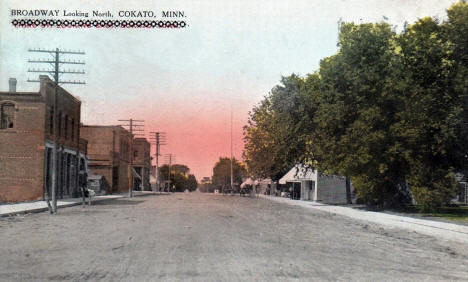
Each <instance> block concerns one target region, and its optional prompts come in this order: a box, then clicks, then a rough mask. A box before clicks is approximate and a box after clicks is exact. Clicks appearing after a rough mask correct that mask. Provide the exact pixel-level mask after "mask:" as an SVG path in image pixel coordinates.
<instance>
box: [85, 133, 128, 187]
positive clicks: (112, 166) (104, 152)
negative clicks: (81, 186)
mask: <svg viewBox="0 0 468 282" xmlns="http://www.w3.org/2000/svg"><path fill="white" fill-rule="evenodd" d="M81 136H82V137H84V138H86V139H87V140H88V157H89V169H90V171H91V173H92V174H98V175H102V176H104V178H105V179H106V181H107V183H108V184H109V191H107V192H108V193H120V192H124V191H128V189H129V187H130V184H131V183H130V177H131V176H130V173H132V170H130V158H131V152H130V145H131V140H132V138H133V137H132V135H131V134H130V132H128V131H127V130H126V129H124V128H123V127H122V126H104V125H82V126H81Z"/></svg>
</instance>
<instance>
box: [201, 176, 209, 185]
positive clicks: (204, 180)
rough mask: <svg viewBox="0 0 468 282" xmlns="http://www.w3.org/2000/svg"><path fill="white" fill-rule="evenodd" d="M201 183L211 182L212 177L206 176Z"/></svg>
mask: <svg viewBox="0 0 468 282" xmlns="http://www.w3.org/2000/svg"><path fill="white" fill-rule="evenodd" d="M200 184H211V178H210V177H209V176H205V177H203V178H202V179H201V180H200Z"/></svg>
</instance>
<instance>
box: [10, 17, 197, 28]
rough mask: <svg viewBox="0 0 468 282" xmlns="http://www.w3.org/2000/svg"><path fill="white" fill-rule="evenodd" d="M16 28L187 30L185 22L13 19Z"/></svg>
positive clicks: (12, 22)
mask: <svg viewBox="0 0 468 282" xmlns="http://www.w3.org/2000/svg"><path fill="white" fill-rule="evenodd" d="M11 24H12V25H13V26H14V27H32V28H36V27H42V28H53V27H55V28H186V27H187V26H188V25H187V23H186V22H185V21H147V20H144V21H141V20H137V21H133V20H61V19H13V20H12V21H11Z"/></svg>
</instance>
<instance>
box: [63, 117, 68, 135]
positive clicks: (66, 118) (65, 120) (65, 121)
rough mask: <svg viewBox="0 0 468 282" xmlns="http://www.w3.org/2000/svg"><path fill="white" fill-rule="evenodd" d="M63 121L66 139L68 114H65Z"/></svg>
mask: <svg viewBox="0 0 468 282" xmlns="http://www.w3.org/2000/svg"><path fill="white" fill-rule="evenodd" d="M63 122H64V123H65V130H64V133H65V139H68V115H66V116H65V119H64V120H63Z"/></svg>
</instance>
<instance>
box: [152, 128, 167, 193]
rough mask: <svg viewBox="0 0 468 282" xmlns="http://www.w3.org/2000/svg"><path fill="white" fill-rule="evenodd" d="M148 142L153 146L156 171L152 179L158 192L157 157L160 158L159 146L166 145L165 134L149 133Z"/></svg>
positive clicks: (158, 132)
mask: <svg viewBox="0 0 468 282" xmlns="http://www.w3.org/2000/svg"><path fill="white" fill-rule="evenodd" d="M150 141H151V143H152V144H155V146H156V148H155V152H154V157H155V159H156V169H155V172H154V177H155V178H156V189H157V190H158V191H159V188H160V184H159V156H161V146H163V145H167V143H166V141H167V140H166V133H165V132H160V131H157V132H150Z"/></svg>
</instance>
